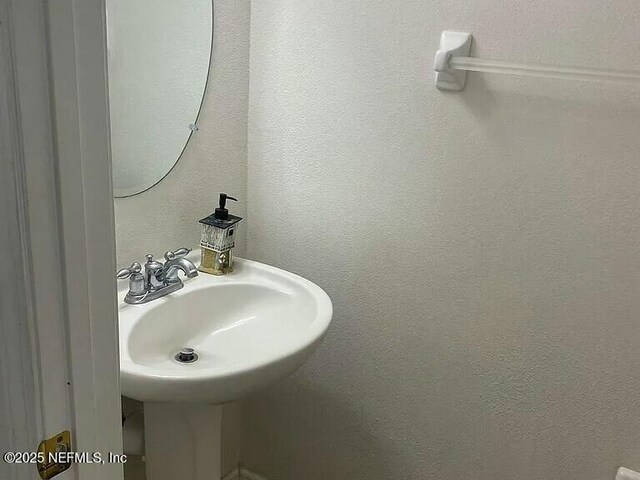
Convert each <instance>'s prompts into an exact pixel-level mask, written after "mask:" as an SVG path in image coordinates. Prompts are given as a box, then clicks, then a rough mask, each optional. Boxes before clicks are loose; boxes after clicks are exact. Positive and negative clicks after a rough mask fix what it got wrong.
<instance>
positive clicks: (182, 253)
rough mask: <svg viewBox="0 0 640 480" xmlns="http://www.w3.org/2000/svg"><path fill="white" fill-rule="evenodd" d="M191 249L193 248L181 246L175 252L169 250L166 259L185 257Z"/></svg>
mask: <svg viewBox="0 0 640 480" xmlns="http://www.w3.org/2000/svg"><path fill="white" fill-rule="evenodd" d="M190 251H191V249H190V248H187V247H182V248H179V249H177V250H175V251H173V252H172V251H171V250H169V251H168V252H167V253H165V254H164V259H165V260H166V261H169V260H173V259H174V258H180V257H184V256H185V255H188V254H189V252H190Z"/></svg>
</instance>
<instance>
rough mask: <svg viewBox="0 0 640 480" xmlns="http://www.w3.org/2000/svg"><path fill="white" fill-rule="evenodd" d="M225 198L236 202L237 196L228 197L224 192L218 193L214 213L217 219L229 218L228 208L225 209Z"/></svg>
mask: <svg viewBox="0 0 640 480" xmlns="http://www.w3.org/2000/svg"><path fill="white" fill-rule="evenodd" d="M227 200H233V201H234V202H237V201H238V199H237V198H233V197H230V196H229V195H227V194H226V193H221V194H220V203H219V206H218V208H216V213H215V214H214V216H215V218H217V219H218V220H228V219H229V210H227V208H226V206H227Z"/></svg>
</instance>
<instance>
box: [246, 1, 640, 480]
mask: <svg viewBox="0 0 640 480" xmlns="http://www.w3.org/2000/svg"><path fill="white" fill-rule="evenodd" d="M251 13H252V20H251V88H250V113H249V166H248V175H249V199H250V203H249V222H248V226H249V257H251V258H253V259H256V260H260V261H264V262H267V263H270V264H274V265H277V266H279V267H283V268H285V269H289V270H292V271H294V272H297V273H300V274H302V275H304V276H306V277H308V278H310V279H312V280H314V281H316V282H318V283H319V284H320V285H321V286H323V287H324V288H325V289H326V290H327V292H328V293H329V295H330V296H331V297H332V299H333V301H334V306H335V318H334V323H333V325H332V327H331V329H330V333H329V335H328V337H327V338H326V341H325V342H324V344H323V346H322V348H321V349H320V351H319V353H317V354H316V355H315V357H314V358H313V359H312V360H311V361H310V362H309V363H308V364H307V365H306V366H305V367H303V368H302V369H301V370H300V371H299V372H298V373H297V374H296V375H295V376H293V377H292V378H290V379H287V380H285V381H283V382H281V383H280V384H278V385H276V386H274V387H273V388H270V389H268V390H267V391H265V392H263V393H261V394H259V395H257V396H255V397H252V398H251V399H249V401H247V402H246V409H245V413H246V415H247V417H246V418H245V419H244V424H245V425H246V429H245V432H244V439H245V440H244V442H245V444H244V452H243V456H244V461H245V464H246V465H248V466H250V467H251V468H253V469H255V470H257V471H259V472H262V473H263V474H265V475H266V476H268V477H269V478H270V479H271V480H298V479H304V480H320V479H323V480H326V479H332V480H341V479H349V480H358V479H363V480H364V479H377V480H382V479H400V478H403V479H405V478H406V479H414V478H416V479H418V478H420V479H433V480H444V479H464V478H470V479H474V480H495V479H512V478H518V479H521V480H540V479H558V478H563V479H567V480H569V479H571V480H609V479H612V478H613V476H614V471H615V467H616V466H618V465H620V464H625V465H627V466H629V467H632V468H635V469H639V470H640V374H639V373H638V372H640V356H639V355H638V354H637V353H638V345H639V344H640V323H639V322H640V318H639V312H640V294H639V293H638V292H639V289H640V241H639V239H640V208H639V206H640V188H639V186H640V161H639V160H640V136H639V135H638V133H639V126H640V89H638V87H633V88H629V87H624V86H620V85H599V84H588V83H585V84H576V83H571V82H563V81H555V80H536V79H519V78H512V77H506V76H505V77H500V76H483V75H480V74H474V75H472V76H471V77H470V81H469V84H468V87H467V90H466V91H465V92H463V93H461V94H447V93H442V92H439V91H437V90H436V89H435V88H434V87H433V86H432V82H433V73H432V71H431V66H432V61H433V56H434V53H435V51H436V49H437V46H438V39H439V36H440V32H441V31H442V30H444V29H461V30H467V31H471V32H473V33H474V34H475V35H476V38H477V43H476V46H475V53H476V55H477V56H480V57H487V58H501V59H511V60H514V61H515V60H521V61H526V62H549V63H558V64H577V65H590V66H595V67H599V66H603V65H609V66H611V67H616V68H635V69H640V55H638V45H639V43H640V29H639V28H638V25H639V24H640V3H638V2H636V1H632V0H618V1H605V2H602V1H596V0H567V1H565V2H555V1H551V0H543V1H538V2H524V1H518V2H516V1H510V2H504V1H502V0H486V1H483V2H469V1H467V0H450V1H447V2H444V1H442V0H422V1H409V0H391V1H389V0H386V1H381V0H353V1H350V2H345V1H342V0H325V1H323V2H297V1H292V0H261V1H258V2H253V4H252V12H251Z"/></svg>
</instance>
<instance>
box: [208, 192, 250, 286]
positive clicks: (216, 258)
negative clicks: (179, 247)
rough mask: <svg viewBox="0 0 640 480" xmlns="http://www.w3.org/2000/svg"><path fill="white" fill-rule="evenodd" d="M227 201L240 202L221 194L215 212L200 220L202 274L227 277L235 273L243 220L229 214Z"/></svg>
mask: <svg viewBox="0 0 640 480" xmlns="http://www.w3.org/2000/svg"><path fill="white" fill-rule="evenodd" d="M227 200H233V201H236V202H237V201H238V199H236V198H233V197H230V196H229V195H227V194H226V193H221V194H220V201H219V205H218V208H216V210H215V212H214V213H212V214H211V215H209V216H208V217H205V218H203V219H202V220H200V223H201V224H202V235H201V237H200V252H201V259H200V268H199V270H200V271H201V272H205V273H211V274H213V275H225V274H227V273H229V272H233V247H234V246H235V238H236V228H237V226H238V223H240V221H241V220H242V218H241V217H236V216H235V215H230V214H229V210H228V209H227V208H226V207H227Z"/></svg>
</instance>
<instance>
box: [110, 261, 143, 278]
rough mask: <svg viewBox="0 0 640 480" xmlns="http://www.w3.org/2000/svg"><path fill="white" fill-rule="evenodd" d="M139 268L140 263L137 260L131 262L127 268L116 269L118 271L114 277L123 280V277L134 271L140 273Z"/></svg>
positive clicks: (140, 267) (140, 268)
mask: <svg viewBox="0 0 640 480" xmlns="http://www.w3.org/2000/svg"><path fill="white" fill-rule="evenodd" d="M141 270H142V265H140V264H139V263H138V262H133V263H132V264H131V266H130V267H129V268H121V269H120V270H118V272H117V273H116V278H119V279H120V280H124V279H125V278H129V277H130V276H131V275H133V274H134V273H140V271H141Z"/></svg>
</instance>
